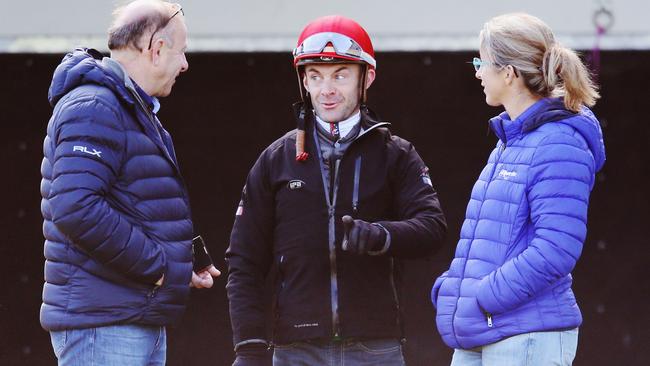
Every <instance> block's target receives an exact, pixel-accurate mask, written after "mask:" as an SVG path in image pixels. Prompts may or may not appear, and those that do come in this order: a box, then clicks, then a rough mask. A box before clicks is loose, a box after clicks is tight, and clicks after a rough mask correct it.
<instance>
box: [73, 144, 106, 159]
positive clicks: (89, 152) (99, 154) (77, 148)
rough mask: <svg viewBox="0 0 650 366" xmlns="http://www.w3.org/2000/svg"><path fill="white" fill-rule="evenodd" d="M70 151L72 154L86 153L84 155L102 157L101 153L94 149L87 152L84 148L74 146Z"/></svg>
mask: <svg viewBox="0 0 650 366" xmlns="http://www.w3.org/2000/svg"><path fill="white" fill-rule="evenodd" d="M72 151H73V152H74V151H81V152H83V153H86V154H90V155H95V156H97V157H98V158H101V157H102V152H101V151H98V150H95V149H93V151H90V150H88V148H87V147H85V146H79V145H75V146H73V147H72Z"/></svg>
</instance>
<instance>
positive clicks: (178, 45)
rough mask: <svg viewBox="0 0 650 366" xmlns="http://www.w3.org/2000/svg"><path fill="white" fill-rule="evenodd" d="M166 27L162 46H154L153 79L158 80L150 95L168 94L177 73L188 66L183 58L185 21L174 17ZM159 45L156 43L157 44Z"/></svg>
mask: <svg viewBox="0 0 650 366" xmlns="http://www.w3.org/2000/svg"><path fill="white" fill-rule="evenodd" d="M167 28H168V32H167V36H166V37H163V38H162V39H163V43H162V46H160V47H154V52H158V53H157V57H158V59H157V63H155V67H156V72H155V75H156V76H155V79H156V81H157V82H158V83H157V84H158V85H157V86H158V87H157V88H156V92H154V93H153V95H152V96H155V97H166V96H168V95H169V94H170V93H171V91H172V87H173V86H174V83H175V82H176V78H177V77H178V75H180V73H182V72H185V71H187V69H188V68H189V65H188V63H187V59H186V58H185V50H186V49H187V27H186V26H185V22H184V21H183V20H182V18H174V19H172V20H171V22H170V24H169V25H168V26H167ZM169 40H171V42H169ZM159 45H160V44H157V46H159Z"/></svg>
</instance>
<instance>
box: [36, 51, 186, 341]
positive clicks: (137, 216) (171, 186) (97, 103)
mask: <svg viewBox="0 0 650 366" xmlns="http://www.w3.org/2000/svg"><path fill="white" fill-rule="evenodd" d="M97 56H99V55H97ZM133 92H135V89H134V90H129V89H128V88H127V87H126V86H125V82H124V80H122V79H121V78H120V77H119V76H118V75H117V74H116V73H115V72H113V71H112V70H111V69H110V68H108V67H106V64H105V63H103V62H102V61H101V60H99V59H95V58H93V57H92V56H91V55H90V54H89V53H88V52H86V51H84V50H76V51H75V52H74V53H71V54H68V55H67V56H66V57H65V58H64V59H63V62H62V63H61V65H59V66H58V67H57V69H56V71H55V72H54V77H53V79H52V84H51V86H50V91H49V100H50V103H51V104H52V105H53V106H54V111H53V114H52V118H51V119H50V121H49V124H48V127H47V136H46V137H45V141H44V143H43V152H44V159H43V163H42V165H41V174H42V177H43V179H42V181H41V195H42V197H43V199H42V201H41V211H42V214H43V219H44V222H43V233H44V236H45V248H44V254H45V258H46V262H45V285H44V288H43V305H42V306H41V325H42V326H43V328H45V329H46V330H62V329H71V328H85V327H95V326H102V325H109V324H125V323H136V324H144V325H168V324H171V323H174V322H175V321H176V320H178V319H179V318H180V316H181V315H182V313H183V310H184V308H185V303H186V300H187V296H188V294H189V286H188V284H189V282H190V279H191V273H192V272H191V271H192V252H191V240H192V234H193V230H192V221H191V219H190V207H189V201H188V197H187V192H186V189H185V185H184V183H183V180H182V178H181V175H180V172H179V169H178V164H177V163H176V159H175V157H174V151H173V145H172V142H171V138H170V136H169V134H168V133H167V131H165V130H164V129H163V128H162V126H161V125H160V123H159V122H158V121H157V120H156V119H151V118H150V117H149V116H147V114H145V112H144V109H142V108H140V107H136V106H137V105H138V104H137V103H136V99H135V98H134V94H133ZM138 95H140V94H138ZM141 97H145V99H146V97H147V96H146V95H144V96H141ZM163 274H164V282H163V284H162V286H155V283H156V281H157V280H158V279H159V278H160V277H161V276H162V275H163Z"/></svg>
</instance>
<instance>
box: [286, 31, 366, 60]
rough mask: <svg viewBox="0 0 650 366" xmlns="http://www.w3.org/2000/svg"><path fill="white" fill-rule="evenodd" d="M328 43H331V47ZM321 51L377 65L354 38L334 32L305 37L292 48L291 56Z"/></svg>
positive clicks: (295, 57) (302, 55)
mask: <svg viewBox="0 0 650 366" xmlns="http://www.w3.org/2000/svg"><path fill="white" fill-rule="evenodd" d="M328 45H331V47H330V46H328ZM323 52H334V53H336V54H337V55H339V56H343V57H345V58H348V59H353V60H358V61H363V62H366V63H368V64H370V65H372V67H377V62H376V61H375V59H374V58H373V57H372V56H370V54H368V53H366V52H365V51H364V50H363V48H361V46H359V44H358V43H357V42H356V41H355V40H353V39H352V38H350V37H348V36H346V35H343V34H341V33H334V32H323V33H316V34H312V35H311V36H309V37H307V38H306V39H305V40H304V41H303V42H302V43H301V44H300V45H298V47H296V48H295V49H294V50H293V57H294V59H298V58H302V57H305V56H310V55H317V54H321V53H323Z"/></svg>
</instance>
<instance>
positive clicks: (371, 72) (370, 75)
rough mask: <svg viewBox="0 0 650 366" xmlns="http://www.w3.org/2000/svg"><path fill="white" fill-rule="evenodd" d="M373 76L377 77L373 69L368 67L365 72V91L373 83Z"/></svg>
mask: <svg viewBox="0 0 650 366" xmlns="http://www.w3.org/2000/svg"><path fill="white" fill-rule="evenodd" d="M375 76H377V74H376V71H375V69H373V68H372V67H369V68H368V71H366V89H368V88H370V85H372V82H373V81H375Z"/></svg>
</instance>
